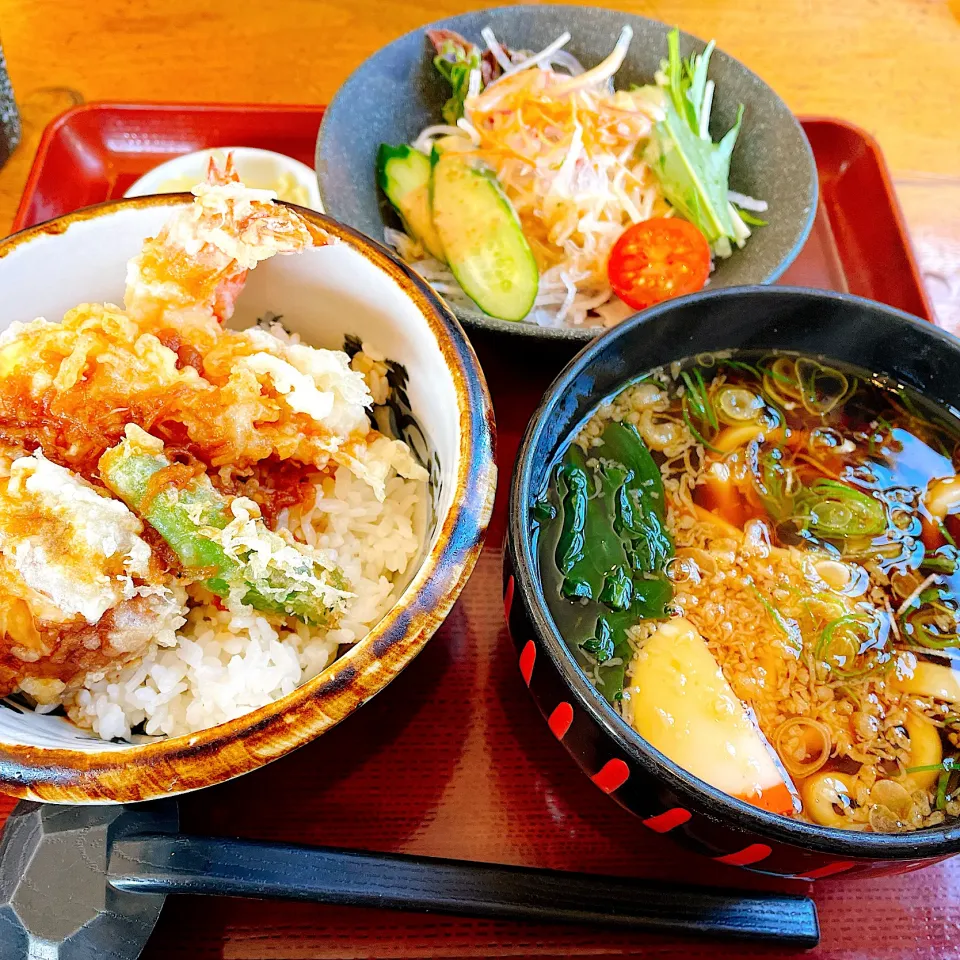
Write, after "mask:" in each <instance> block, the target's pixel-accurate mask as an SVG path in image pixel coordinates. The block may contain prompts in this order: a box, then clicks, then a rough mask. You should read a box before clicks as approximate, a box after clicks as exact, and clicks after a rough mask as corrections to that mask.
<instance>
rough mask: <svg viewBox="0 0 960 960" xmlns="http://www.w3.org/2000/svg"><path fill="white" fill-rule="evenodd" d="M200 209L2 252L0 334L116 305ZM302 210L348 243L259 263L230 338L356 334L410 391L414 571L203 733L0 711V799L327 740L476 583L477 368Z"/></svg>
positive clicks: (435, 322) (123, 793)
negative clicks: (418, 538) (141, 266)
mask: <svg viewBox="0 0 960 960" xmlns="http://www.w3.org/2000/svg"><path fill="white" fill-rule="evenodd" d="M191 201H192V197H190V196H189V195H184V194H178V195H170V196H161V197H144V198H137V199H132V200H123V201H118V202H114V203H106V204H102V205H100V206H97V207H91V208H87V209H85V210H82V211H80V212H78V213H75V214H71V215H68V216H65V217H61V218H60V219H57V220H52V221H50V222H48V223H45V224H40V225H39V226H36V227H32V228H30V229H28V230H25V231H23V232H21V233H18V234H15V235H14V236H12V237H10V238H8V239H7V240H4V241H2V242H0V329H5V328H6V327H8V326H9V325H10V324H11V323H12V322H13V321H16V320H21V321H28V320H32V319H33V318H35V317H38V316H44V317H46V318H47V319H48V320H57V319H59V318H60V317H62V316H63V314H64V313H65V312H66V311H67V310H68V309H70V308H71V307H73V306H76V305H77V304H78V303H84V302H98V301H106V302H112V303H121V302H122V299H123V287H124V279H125V273H126V262H127V260H128V259H129V258H130V257H132V256H133V255H134V254H136V253H137V252H138V250H139V249H140V246H141V245H142V242H143V239H144V238H145V237H148V236H152V235H153V234H155V233H156V232H157V230H158V229H159V227H160V226H161V224H162V223H163V222H164V220H165V219H166V218H167V217H168V216H169V215H170V213H171V212H173V210H174V208H175V207H177V206H182V205H184V204H187V203H190V202H191ZM298 210H299V212H300V214H301V215H302V216H304V217H306V218H307V219H309V220H310V221H312V222H313V223H315V224H317V225H318V226H320V227H322V228H324V229H325V230H327V231H328V232H329V233H331V234H333V235H334V236H335V237H337V238H338V239H339V241H340V242H339V243H335V244H331V245H330V246H326V247H318V248H315V249H312V250H308V251H306V252H304V253H303V254H300V255H298V256H289V257H276V258H274V259H273V260H270V261H267V262H265V263H263V264H261V265H260V266H259V267H258V268H257V269H256V270H255V271H253V272H252V273H251V274H250V277H249V282H248V283H247V286H246V288H245V289H244V291H243V293H242V294H241V296H240V299H239V301H238V303H237V312H236V316H235V318H234V320H232V321H231V325H232V326H246V325H249V324H250V323H252V322H254V321H255V320H256V319H257V318H258V317H260V316H263V315H264V314H265V313H267V312H271V313H273V314H275V315H276V314H280V315H282V316H283V321H284V324H285V325H286V326H288V327H289V328H290V329H292V330H293V331H295V332H297V333H299V334H300V335H301V336H302V338H303V339H304V341H305V342H307V343H310V344H312V345H314V346H319V347H328V348H331V349H343V347H344V342H345V338H348V337H354V338H357V339H359V340H361V341H365V342H367V343H369V344H370V345H372V346H374V347H375V348H376V349H377V350H379V351H380V352H381V353H382V354H383V355H385V356H386V357H387V358H388V359H389V360H391V361H393V362H395V363H397V364H400V365H401V366H402V368H403V370H404V371H405V372H406V382H405V384H404V389H403V390H402V391H401V392H402V394H403V396H402V397H395V399H396V400H397V402H398V403H401V404H402V405H403V406H404V408H405V409H404V412H405V413H407V412H409V413H410V414H412V419H413V421H414V422H413V423H412V424H411V425H410V431H412V432H409V433H407V434H405V436H406V438H407V439H408V440H409V441H410V442H411V443H412V444H414V445H415V447H416V448H417V450H418V453H419V454H420V456H421V459H422V460H423V462H424V463H425V464H426V465H427V467H428V470H429V472H430V489H431V496H430V501H431V502H430V505H429V507H428V509H427V511H426V514H427V515H426V517H425V538H424V539H425V544H424V548H423V550H422V553H421V557H420V559H419V563H418V565H417V566H416V568H415V571H414V572H413V574H412V576H411V578H410V580H409V582H408V583H407V584H406V587H405V588H404V589H403V591H402V593H401V594H400V596H399V598H398V599H397V601H396V603H395V605H394V606H393V608H392V609H391V610H390V611H389V612H388V613H387V614H386V615H385V616H384V617H383V619H382V620H381V621H380V622H379V623H378V624H377V625H376V626H375V627H374V628H373V629H372V630H371V631H370V633H369V634H368V635H367V637H366V638H365V639H363V640H362V641H360V642H359V643H357V644H356V645H354V646H353V647H352V648H350V649H349V650H348V651H347V652H346V653H345V654H344V655H343V656H341V657H340V658H339V659H338V660H336V661H335V662H334V663H333V664H331V665H330V666H329V667H327V669H326V670H324V671H323V672H322V673H320V674H319V675H318V676H316V677H315V678H313V679H312V680H309V681H308V682H306V683H304V684H303V685H302V686H300V687H299V688H298V689H297V690H295V691H294V692H293V693H291V694H289V695H288V696H286V697H283V698H282V699H280V700H277V701H275V702H273V703H271V704H269V705H268V706H265V707H262V708H260V709H259V710H255V711H253V712H251V713H248V714H245V715H244V716H241V717H239V718H237V719H236V720H233V721H230V722H228V723H224V724H221V725H219V726H216V727H212V728H210V729H207V730H203V731H201V732H199V733H196V734H192V735H189V736H181V737H172V738H167V739H158V740H153V741H151V742H144V743H134V744H128V743H115V742H105V741H103V740H100V739H98V738H95V737H94V736H93V735H92V734H90V733H89V732H86V731H82V730H80V729H78V728H77V727H75V726H74V725H73V724H71V723H70V722H69V721H68V720H66V719H65V718H63V717H58V716H54V715H48V716H41V715H39V714H36V713H33V712H32V711H30V710H27V709H25V708H23V707H21V706H18V705H17V704H16V703H13V702H11V701H9V700H7V701H0V790H3V791H5V792H8V793H12V794H15V795H16V796H19V797H25V798H30V799H35V800H44V801H52V802H61V803H105V802H130V801H137V800H148V799H152V798H156V797H163V796H171V795H174V794H179V793H184V792H186V791H189V790H196V789H199V788H201V787H206V786H210V785H212V784H215V783H220V782H222V781H224V780H228V779H230V778H232V777H236V776H239V775H240V774H243V773H247V772H249V771H251V770H254V769H256V768H257V767H260V766H263V765H264V764H266V763H269V762H270V761H271V760H276V759H277V758H278V757H282V756H283V755H284V754H286V753H289V752H290V751H291V750H294V749H296V748H297V747H300V746H303V745H304V744H305V743H307V742H309V741H310V740H312V739H313V738H314V737H317V736H319V735H320V734H322V733H324V732H325V731H327V730H329V729H330V728H331V727H333V726H334V725H335V724H337V723H339V722H340V721H341V720H343V719H344V718H345V717H347V716H348V715H349V714H350V713H352V712H353V711H354V710H356V709H357V707H359V706H360V705H361V704H363V703H364V702H365V701H367V700H369V699H370V698H371V697H372V696H374V694H376V693H377V692H378V691H380V690H381V689H383V688H384V687H385V686H386V685H387V684H388V683H389V682H390V681H391V680H392V679H393V678H394V677H395V676H397V674H398V673H400V671H401V670H403V669H404V667H406V666H407V664H408V663H410V661H411V660H412V659H413V658H414V657H415V656H416V655H417V653H419V652H420V650H421V649H422V648H423V646H424V645H425V644H426V642H427V641H428V640H429V639H430V637H431V636H432V635H433V633H434V632H435V631H436V629H437V627H438V626H439V625H440V624H441V623H442V621H443V619H444V617H445V616H446V614H447V613H448V611H449V610H450V607H451V606H452V605H453V602H454V601H455V600H456V598H457V596H458V595H459V593H460V591H461V589H462V588H463V585H464V584H465V583H466V580H467V578H468V577H469V575H470V572H471V570H472V569H473V565H474V563H475V561H476V559H477V556H478V555H479V552H480V549H481V546H482V540H483V536H484V533H485V531H486V526H487V523H488V521H489V518H490V511H491V508H492V505H493V497H494V492H495V487H496V465H495V462H494V457H493V436H494V423H493V413H492V409H491V406H490V398H489V395H488V393H487V388H486V384H485V382H484V379H483V374H482V372H481V370H480V367H479V365H478V363H477V359H476V356H475V355H474V353H473V350H472V348H471V347H470V345H469V343H468V342H467V340H466V337H465V336H464V334H463V331H462V330H461V329H460V326H459V324H458V323H457V321H456V319H455V318H454V317H453V315H452V314H451V313H450V311H449V310H448V309H447V308H446V306H445V305H444V304H443V303H442V302H441V301H440V300H439V299H438V298H437V297H436V296H435V295H434V294H433V292H432V291H431V290H430V289H429V288H428V287H427V286H426V285H425V284H424V283H423V282H422V281H421V280H419V278H418V277H417V276H416V275H415V274H414V273H412V272H411V271H410V270H409V269H408V268H407V267H405V266H404V265H403V264H402V263H400V262H398V261H397V260H396V259H395V258H394V257H393V256H392V255H391V254H389V253H388V252H387V251H386V250H385V249H384V248H383V247H381V246H379V245H378V244H376V243H373V242H371V241H370V240H368V239H366V238H365V237H363V236H361V235H360V234H358V233H357V232H355V231H354V230H352V229H350V228H349V227H344V226H342V225H341V224H338V223H336V222H335V221H333V220H331V219H330V218H328V217H325V216H323V215H321V214H318V213H314V212H312V211H309V210H306V209H303V208H298ZM401 379H402V378H401ZM395 394H396V391H395ZM406 408H409V410H407V409H406ZM401 422H406V420H405V418H401Z"/></svg>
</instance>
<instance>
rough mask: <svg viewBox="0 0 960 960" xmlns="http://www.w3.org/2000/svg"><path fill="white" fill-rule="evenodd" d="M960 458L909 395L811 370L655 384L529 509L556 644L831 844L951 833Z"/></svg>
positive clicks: (715, 775) (866, 377) (957, 734)
mask: <svg viewBox="0 0 960 960" xmlns="http://www.w3.org/2000/svg"><path fill="white" fill-rule="evenodd" d="M958 439H960V425H958V423H957V421H956V420H955V419H954V417H953V416H952V415H951V414H948V413H947V412H945V411H943V410H940V409H937V408H934V407H933V406H931V405H930V404H929V403H928V402H926V401H925V400H923V399H922V398H921V397H919V396H917V395H916V394H914V393H913V392H911V391H910V390H908V389H905V388H903V387H901V386H899V385H898V384H896V383H892V382H890V381H888V380H885V379H884V378H882V377H879V376H874V375H871V374H869V373H865V372H863V371H858V370H853V369H850V368H847V367H842V368H841V367H838V365H836V364H834V363H832V362H826V361H822V360H817V359H813V358H811V357H806V356H796V355H788V354H776V355H769V354H756V353H753V354H751V353H748V352H739V353H733V354H730V355H727V356H724V357H719V356H700V357H698V358H696V360H693V361H687V362H681V363H678V364H674V365H673V366H671V367H670V368H669V369H660V370H656V371H654V372H653V373H651V374H650V375H648V376H645V377H643V378H641V379H640V380H638V381H635V382H633V383H632V384H630V385H629V386H628V387H627V388H626V389H624V390H623V391H622V392H621V393H620V394H619V395H618V396H616V397H615V398H614V399H613V400H612V401H611V402H608V403H606V404H604V405H603V406H601V407H600V408H598V409H597V410H596V411H595V412H594V413H593V415H592V416H591V417H590V418H589V420H587V422H586V423H585V424H584V425H583V426H582V428H581V429H580V430H579V432H578V433H577V434H576V436H575V437H574V438H573V440H572V441H571V442H570V443H569V444H568V445H567V446H566V447H565V449H563V450H562V452H561V454H560V459H559V460H558V462H557V464H556V465H555V466H554V468H553V469H552V470H551V472H550V480H549V485H548V487H547V488H546V489H545V490H544V491H543V494H542V496H541V498H540V499H539V500H538V502H537V504H536V506H535V508H534V520H533V522H534V524H535V527H536V532H537V538H538V553H539V564H540V574H541V578H542V582H543V586H544V589H545V593H546V598H547V602H548V604H549V607H550V610H551V612H552V615H553V617H554V620H555V622H556V625H557V627H558V629H559V631H560V633H561V634H562V635H563V636H564V638H565V640H566V641H567V643H568V645H569V646H570V648H571V650H572V651H573V653H574V655H575V656H576V658H577V660H578V662H579V663H580V665H581V667H582V668H583V670H584V671H585V673H586V674H587V676H588V677H589V678H590V680H591V681H592V682H593V683H594V684H595V685H596V687H597V688H598V690H599V691H600V692H601V693H602V694H603V696H605V697H606V698H607V699H608V700H609V701H610V703H611V704H612V706H613V707H614V709H615V710H617V711H618V712H619V713H620V715H621V716H622V717H623V719H624V720H625V721H626V722H627V723H629V724H631V725H632V726H633V728H634V729H635V730H636V731H637V732H638V733H639V734H640V735H641V736H642V737H644V738H645V739H646V740H647V741H648V742H649V743H650V744H651V745H652V746H654V747H656V748H657V749H658V750H660V751H661V752H662V753H663V754H665V755H666V756H667V757H669V758H670V759H671V760H673V761H674V762H676V763H677V764H679V765H680V766H682V767H684V768H685V769H686V770H688V771H689V772H690V773H692V774H694V775H695V776H697V777H699V778H700V779H701V780H704V781H706V782H707V783H709V784H711V785H713V786H714V787H717V788H720V789H722V790H724V791H726V792H727V793H728V794H730V795H732V796H735V797H738V798H740V799H742V800H745V801H747V802H749V803H752V804H755V805H757V806H759V807H762V808H764V809H767V810H770V811H773V812H776V813H779V814H783V815H786V816H791V817H797V818H800V819H803V820H807V821H811V822H814V823H817V824H821V825H824V826H829V827H841V828H846V829H851V830H866V831H877V832H895V831H905V830H913V829H918V828H921V827H927V826H932V825H934V824H938V823H941V822H943V821H944V820H945V819H946V818H948V817H953V816H956V815H957V814H960V756H958V755H960V750H958V748H960V664H958V663H957V661H958V660H960V639H958V631H957V622H958V587H960V572H958V552H957V543H958V541H960V478H958V477H957V475H956V473H957V467H958V463H960V461H958V456H960V447H958ZM955 666H957V667H958V669H955ZM955 765H957V767H958V772H955V770H954V767H955Z"/></svg>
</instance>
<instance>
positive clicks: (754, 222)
mask: <svg viewBox="0 0 960 960" xmlns="http://www.w3.org/2000/svg"><path fill="white" fill-rule="evenodd" d="M733 209H734V210H736V211H737V216H738V217H739V218H740V219H741V220H742V221H743V222H744V223H745V224H747V226H750V227H765V226H767V221H766V220H761V219H760V218H759V217H756V216H754V215H753V214H752V213H751V212H750V211H749V210H744V209H743V208H742V207H738V206H737V205H736V204H734V205H733Z"/></svg>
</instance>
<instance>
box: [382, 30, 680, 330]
mask: <svg viewBox="0 0 960 960" xmlns="http://www.w3.org/2000/svg"><path fill="white" fill-rule="evenodd" d="M482 36H483V39H484V42H485V43H486V45H487V49H489V50H490V51H491V53H492V54H493V56H494V58H495V59H496V60H497V62H498V63H499V64H500V66H501V67H502V68H503V69H504V73H503V74H502V75H501V76H500V77H499V78H497V79H496V80H494V81H493V82H492V83H490V84H489V85H488V86H487V87H486V89H484V90H481V91H480V92H479V93H476V94H474V93H473V92H472V90H471V92H470V94H469V95H468V96H467V98H466V100H465V101H464V109H463V114H464V115H463V117H462V118H461V119H460V120H459V121H458V126H457V127H449V126H446V125H444V124H437V125H435V126H430V127H427V128H426V129H425V130H424V131H423V132H422V133H421V134H420V136H419V137H417V139H416V141H415V142H414V146H415V147H416V148H417V149H418V150H424V151H425V152H429V150H430V147H431V146H432V143H433V141H434V140H435V139H437V138H438V137H441V136H447V135H450V134H457V135H459V136H460V137H463V138H464V141H466V138H467V137H468V136H469V137H470V141H468V142H465V153H466V155H468V156H471V155H472V156H475V157H476V159H477V160H478V161H480V162H482V163H483V164H484V165H486V166H487V167H488V168H490V169H491V170H492V171H493V173H494V174H495V175H496V177H497V181H498V182H499V184H500V186H501V187H502V189H503V191H504V193H505V194H506V196H507V197H508V198H509V200H510V201H511V203H512V204H513V207H514V209H515V210H516V213H517V216H518V217H519V219H520V224H521V226H522V228H523V232H524V235H525V236H526V238H527V241H528V242H529V244H530V247H531V249H532V250H533V253H534V256H535V257H536V260H537V265H538V268H539V270H540V287H539V293H538V296H537V299H536V302H535V304H534V308H533V310H532V311H531V312H530V315H529V316H528V317H527V320H528V321H532V322H535V323H539V324H541V325H544V326H553V327H556V326H574V327H598V326H612V325H613V324H615V323H618V322H619V321H620V320H622V319H624V318H625V317H627V316H630V315H631V314H632V313H634V312H635V311H633V310H632V309H631V308H630V307H627V306H626V305H625V304H623V303H622V302H621V301H620V300H619V299H618V298H617V297H616V296H615V295H614V293H613V291H612V290H611V288H610V284H609V280H608V278H607V260H608V259H609V256H610V251H611V249H612V247H613V245H614V243H616V241H617V239H618V238H619V237H620V235H621V234H622V233H623V231H624V230H625V229H626V228H627V227H629V226H630V225H631V224H632V223H638V222H640V221H642V220H647V219H650V218H651V217H662V216H669V215H670V212H671V208H670V205H669V204H668V203H667V202H666V200H665V199H664V197H663V194H662V191H661V189H660V185H659V182H658V180H657V178H656V177H655V176H654V175H653V173H652V171H650V170H649V169H648V167H647V165H646V164H645V163H644V161H643V159H642V156H643V150H644V147H645V146H646V144H647V142H648V140H649V137H650V134H651V131H652V128H653V124H654V123H656V122H657V121H658V120H661V119H662V118H663V116H664V111H663V101H662V99H660V98H659V96H658V93H657V92H656V91H654V92H653V93H651V91H650V89H649V88H647V89H645V90H640V89H635V90H632V91H625V90H621V91H618V92H613V90H612V87H611V78H612V76H613V75H614V74H615V73H616V71H617V70H618V69H619V67H620V65H621V64H622V63H623V59H624V57H625V56H626V53H627V48H628V47H629V44H630V38H631V30H630V28H629V27H625V28H624V29H623V31H622V32H621V34H620V37H619V39H618V40H617V44H616V46H615V48H614V50H613V51H612V53H611V54H610V56H608V57H607V58H606V59H605V60H604V61H603V62H602V63H600V64H598V65H597V66H596V67H593V68H592V69H591V70H586V71H584V69H583V67H582V66H581V65H580V63H579V62H578V61H577V60H576V59H575V58H574V57H572V56H571V55H570V54H568V53H566V51H563V50H562V47H563V46H564V44H566V43H567V42H568V41H569V39H570V35H569V34H568V33H565V34H564V35H563V36H561V37H559V38H558V39H557V40H555V41H554V42H553V43H551V44H549V45H548V46H547V47H545V48H544V49H543V50H542V51H540V52H539V53H536V54H534V55H533V56H530V57H527V58H526V59H523V60H520V61H519V62H516V59H517V54H513V55H512V56H513V58H514V59H513V60H511V57H510V56H509V55H508V54H507V53H506V51H505V50H504V48H503V47H502V46H501V45H500V43H499V42H498V41H497V38H496V36H494V34H493V32H492V31H491V30H489V29H485V30H484V31H482ZM506 63H509V67H507V66H505V64H506ZM555 65H556V66H559V67H562V68H563V70H564V72H558V71H557V70H556V69H554V66H555ZM533 66H538V67H540V69H537V70H533V69H530V68H531V67H533ZM472 80H473V78H472V77H471V87H472ZM469 142H472V144H473V147H472V149H471V147H470V146H469ZM401 236H403V237H404V240H401V239H400V237H398V236H397V233H396V232H395V231H389V232H388V234H387V242H388V243H391V244H392V245H393V246H395V247H396V249H397V251H398V252H399V253H400V255H401V256H402V257H403V258H404V260H407V261H408V262H410V263H411V264H412V266H413V267H414V269H415V270H417V272H418V273H419V274H420V275H421V276H422V277H423V278H424V279H425V280H427V281H428V282H429V283H431V284H432V285H433V286H434V287H435V289H437V291H438V292H439V293H440V294H441V295H442V296H444V297H445V298H446V299H447V300H448V301H449V302H450V303H451V304H452V305H454V306H457V307H463V308H468V309H473V310H477V309H478V308H477V307H476V305H475V304H473V302H472V301H471V300H470V299H469V298H468V297H467V296H466V294H464V293H463V291H462V290H460V288H459V286H458V285H457V282H456V280H455V278H454V276H453V274H452V273H451V272H450V270H449V269H448V268H447V267H446V265H444V264H442V263H439V262H438V261H436V260H433V259H430V258H429V255H428V254H427V253H426V251H425V250H424V249H423V248H422V247H421V246H420V245H419V244H418V243H416V241H413V240H411V239H410V238H408V237H406V235H401ZM407 254H418V255H417V256H408V255H407Z"/></svg>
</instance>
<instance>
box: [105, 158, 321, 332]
mask: <svg viewBox="0 0 960 960" xmlns="http://www.w3.org/2000/svg"><path fill="white" fill-rule="evenodd" d="M193 193H194V195H195V197H196V201H195V202H194V203H192V204H191V205H190V206H189V207H185V208H183V209H181V210H178V211H177V212H176V213H175V214H174V215H173V216H172V217H171V218H170V219H169V220H168V221H167V222H166V223H165V224H164V226H163V228H162V229H161V230H160V232H159V233H158V234H157V235H156V236H155V237H152V238H150V239H149V240H147V241H146V242H145V243H144V246H143V250H142V251H141V253H140V254H139V255H138V256H137V257H135V258H134V259H133V260H131V261H130V264H129V266H128V268H127V289H126V293H125V295H124V302H125V305H126V312H127V314H128V315H129V316H130V318H131V319H132V320H134V321H135V322H136V323H137V324H138V325H140V326H141V328H142V329H144V330H147V329H158V328H162V327H165V326H177V325H179V324H180V323H181V322H184V321H190V320H192V321H194V322H196V321H197V320H200V321H201V322H202V320H203V319H206V318H215V319H216V320H218V321H224V320H227V319H229V318H230V316H231V315H232V313H233V307H234V303H235V302H236V299H237V297H238V296H239V294H240V290H241V289H242V287H243V284H244V281H245V280H246V276H247V271H248V270H250V269H252V268H253V267H255V266H256V265H257V264H258V263H259V262H260V261H261V260H268V259H269V258H270V257H272V256H274V255H275V254H278V253H300V252H301V251H302V250H303V249H305V248H306V247H309V246H322V245H324V244H326V243H329V242H331V239H332V238H331V237H330V236H329V235H328V234H326V233H325V232H324V231H322V230H320V229H319V228H317V227H315V226H313V225H312V224H310V223H309V222H308V221H306V220H305V219H304V218H303V217H301V216H300V215H299V214H298V213H297V212H296V211H295V210H292V209H291V208H289V207H286V206H284V205H282V204H279V203H274V202H273V201H274V200H275V199H276V196H275V194H274V193H273V191H271V190H254V189H251V188H249V187H245V186H244V185H243V184H242V183H241V182H240V178H239V176H238V175H237V172H236V170H235V169H234V166H233V157H232V155H231V156H228V157H227V160H226V163H225V164H224V167H223V169H222V170H221V169H220V168H218V167H217V165H216V162H215V161H214V160H213V159H212V158H211V160H210V166H209V169H208V172H207V181H206V183H201V184H198V185H197V186H196V187H194V189H193Z"/></svg>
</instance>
